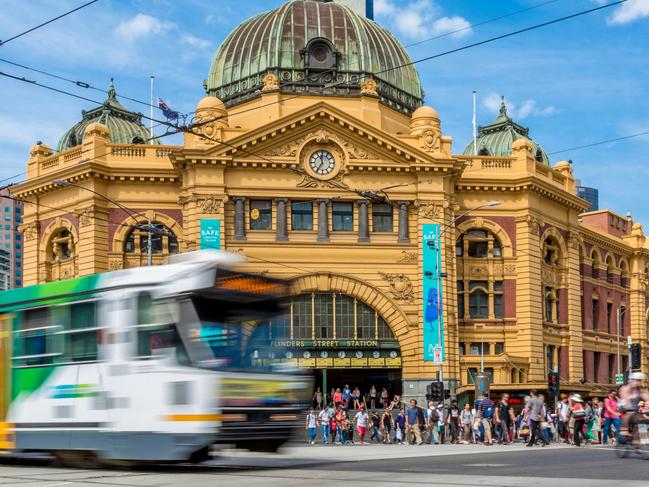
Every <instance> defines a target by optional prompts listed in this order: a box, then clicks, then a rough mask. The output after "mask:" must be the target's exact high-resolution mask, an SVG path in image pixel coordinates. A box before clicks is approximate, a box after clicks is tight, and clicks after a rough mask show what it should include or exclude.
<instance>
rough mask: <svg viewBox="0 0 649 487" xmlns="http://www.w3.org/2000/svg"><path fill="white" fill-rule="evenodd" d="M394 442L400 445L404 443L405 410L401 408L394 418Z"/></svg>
mask: <svg viewBox="0 0 649 487" xmlns="http://www.w3.org/2000/svg"><path fill="white" fill-rule="evenodd" d="M394 442H395V443H401V444H402V445H404V444H405V443H406V411H405V409H403V408H401V409H399V414H398V416H397V417H396V419H395V420H394Z"/></svg>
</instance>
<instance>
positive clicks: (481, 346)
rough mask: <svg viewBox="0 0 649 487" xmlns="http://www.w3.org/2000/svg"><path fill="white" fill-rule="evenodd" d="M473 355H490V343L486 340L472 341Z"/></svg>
mask: <svg viewBox="0 0 649 487" xmlns="http://www.w3.org/2000/svg"><path fill="white" fill-rule="evenodd" d="M470 350H471V355H473V356H478V355H482V354H484V355H489V344H488V343H485V342H473V343H471V348H470Z"/></svg>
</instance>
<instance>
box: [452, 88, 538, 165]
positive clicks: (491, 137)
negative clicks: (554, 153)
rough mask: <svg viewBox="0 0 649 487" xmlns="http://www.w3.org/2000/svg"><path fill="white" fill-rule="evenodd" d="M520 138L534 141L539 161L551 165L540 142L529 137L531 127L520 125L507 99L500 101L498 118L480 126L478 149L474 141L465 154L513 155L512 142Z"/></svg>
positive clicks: (535, 154) (535, 152) (533, 151)
mask: <svg viewBox="0 0 649 487" xmlns="http://www.w3.org/2000/svg"><path fill="white" fill-rule="evenodd" d="M518 139H525V140H529V141H530V142H531V143H532V153H533V154H534V157H535V158H536V160H537V161H538V162H542V163H543V164H547V165H548V166H549V165H550V158H549V157H548V155H547V154H546V153H545V151H544V150H543V147H541V146H540V145H539V144H537V143H536V142H534V141H533V140H532V139H530V137H529V129H528V128H526V127H523V126H521V125H518V124H517V123H516V122H514V121H513V120H512V119H511V118H509V115H507V107H506V106H505V99H504V97H503V99H502V100H501V102H500V114H499V115H498V117H496V120H494V121H493V122H491V123H490V124H489V125H485V126H484V127H478V136H477V138H476V142H477V146H478V150H477V151H475V152H474V150H473V141H471V143H470V144H469V145H467V146H466V148H465V149H464V152H463V153H462V154H463V155H465V156H472V155H474V154H475V153H477V154H478V155H481V156H496V157H498V156H511V155H512V143H513V142H514V141H515V140H518Z"/></svg>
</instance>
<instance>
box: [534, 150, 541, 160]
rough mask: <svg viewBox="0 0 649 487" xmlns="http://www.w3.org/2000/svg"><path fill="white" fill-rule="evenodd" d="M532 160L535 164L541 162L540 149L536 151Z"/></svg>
mask: <svg viewBox="0 0 649 487" xmlns="http://www.w3.org/2000/svg"><path fill="white" fill-rule="evenodd" d="M534 159H536V162H543V152H541V149H536V154H535V155H534Z"/></svg>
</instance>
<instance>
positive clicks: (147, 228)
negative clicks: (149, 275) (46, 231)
mask: <svg viewBox="0 0 649 487" xmlns="http://www.w3.org/2000/svg"><path fill="white" fill-rule="evenodd" d="M53 183H54V184H56V185H57V186H62V187H67V186H74V187H75V188H79V189H83V190H85V191H89V192H90V193H93V194H96V195H97V196H99V197H100V198H103V199H105V200H106V201H109V202H111V203H112V204H114V205H115V206H117V207H118V208H120V209H122V210H124V211H125V212H126V214H127V215H128V216H130V217H131V218H132V219H133V221H134V222H135V225H133V227H134V228H137V229H138V230H141V231H144V232H147V249H146V250H147V255H146V263H147V266H151V265H153V242H152V241H151V237H152V235H153V234H154V233H155V234H156V235H158V234H160V233H163V234H165V232H160V230H159V229H158V228H156V227H155V225H153V224H152V223H151V218H149V217H146V216H144V215H141V214H139V213H135V212H133V211H132V210H131V209H130V208H127V207H126V206H124V205H122V204H121V203H120V202H119V201H117V200H114V199H113V198H111V197H110V196H106V195H105V194H103V193H100V192H98V191H95V190H94V189H90V188H86V187H85V186H81V185H80V184H77V183H73V182H72V181H68V180H67V179H55V180H54V181H53ZM136 215H139V216H142V217H144V218H146V219H147V223H146V224H142V223H140V222H139V221H138V220H137V218H136Z"/></svg>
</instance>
